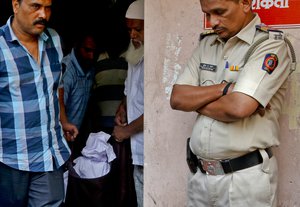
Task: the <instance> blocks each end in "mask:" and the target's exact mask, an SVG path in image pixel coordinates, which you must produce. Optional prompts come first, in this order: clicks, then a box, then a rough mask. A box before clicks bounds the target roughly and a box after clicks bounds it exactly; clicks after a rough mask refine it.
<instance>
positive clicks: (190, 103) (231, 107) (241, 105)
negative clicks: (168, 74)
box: [170, 83, 261, 122]
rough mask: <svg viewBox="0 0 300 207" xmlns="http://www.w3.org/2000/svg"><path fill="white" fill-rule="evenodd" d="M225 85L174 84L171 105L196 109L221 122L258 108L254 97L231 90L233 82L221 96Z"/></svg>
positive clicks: (236, 119) (235, 119) (179, 108)
mask: <svg viewBox="0 0 300 207" xmlns="http://www.w3.org/2000/svg"><path fill="white" fill-rule="evenodd" d="M225 86H226V83H221V84H216V85H212V86H191V85H178V84H175V85H174V86H173V91H172V95H171V100H170V104H171V107H172V108H173V109H176V110H181V111H197V112H198V113H200V114H202V115H205V116H208V117H210V118H212V119H216V120H218V121H222V122H235V121H238V120H240V119H243V118H245V117H249V116H250V115H252V114H253V113H255V112H257V111H258V110H259V108H260V107H259V103H258V102H257V101H256V100H255V99H254V98H252V97H250V96H248V95H246V94H243V93H240V92H232V89H233V87H234V84H232V85H231V86H230V88H229V90H228V93H227V94H226V95H224V96H223V89H224V87H225ZM259 113H260V112H259ZM260 114H261V113H260Z"/></svg>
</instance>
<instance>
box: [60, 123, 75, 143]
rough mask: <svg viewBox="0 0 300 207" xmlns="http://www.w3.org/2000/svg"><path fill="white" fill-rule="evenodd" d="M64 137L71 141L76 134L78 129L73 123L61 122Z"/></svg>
mask: <svg viewBox="0 0 300 207" xmlns="http://www.w3.org/2000/svg"><path fill="white" fill-rule="evenodd" d="M62 128H63V131H64V137H65V139H66V140H67V141H68V142H73V141H74V140H75V138H76V137H77V135H78V129H77V127H76V126H75V125H74V124H71V123H69V122H65V123H62Z"/></svg>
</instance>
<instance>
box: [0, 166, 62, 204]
mask: <svg viewBox="0 0 300 207" xmlns="http://www.w3.org/2000/svg"><path fill="white" fill-rule="evenodd" d="M63 199H64V183H63V169H62V168H60V169H58V170H55V171H51V172H27V171H21V170H16V169H13V168H11V167H8V166H7V165H5V164H3V163H1V162H0V207H27V206H28V207H37V206H38V207H43V206H51V207H59V206H60V205H61V203H62V201H63Z"/></svg>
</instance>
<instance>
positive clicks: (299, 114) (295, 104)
mask: <svg viewBox="0 0 300 207" xmlns="http://www.w3.org/2000/svg"><path fill="white" fill-rule="evenodd" d="M288 38H289V40H290V41H291V43H292V45H294V47H295V45H296V42H299V38H298V37H296V36H294V35H291V34H288ZM296 54H297V53H296ZM297 61H298V65H297V68H296V70H295V71H294V72H293V73H292V75H291V77H290V80H289V83H290V84H289V89H288V90H289V93H288V95H287V97H286V99H285V102H284V107H283V112H282V114H284V115H287V116H288V117H289V124H288V128H289V129H290V130H297V129H299V125H300V124H299V123H300V101H298V99H299V97H300V90H299V88H300V64H299V57H297Z"/></svg>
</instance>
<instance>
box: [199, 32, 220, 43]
mask: <svg viewBox="0 0 300 207" xmlns="http://www.w3.org/2000/svg"><path fill="white" fill-rule="evenodd" d="M212 34H216V33H215V31H214V30H208V31H205V32H202V33H201V34H200V37H199V41H201V40H202V39H203V38H204V37H206V36H208V35H212Z"/></svg>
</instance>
